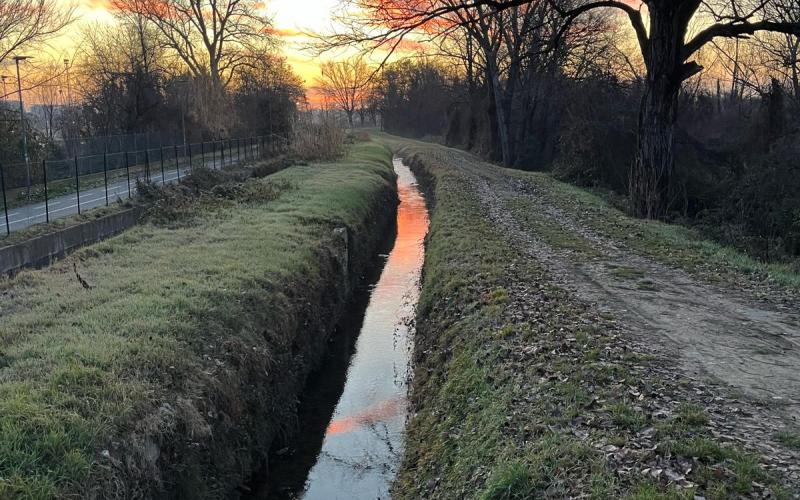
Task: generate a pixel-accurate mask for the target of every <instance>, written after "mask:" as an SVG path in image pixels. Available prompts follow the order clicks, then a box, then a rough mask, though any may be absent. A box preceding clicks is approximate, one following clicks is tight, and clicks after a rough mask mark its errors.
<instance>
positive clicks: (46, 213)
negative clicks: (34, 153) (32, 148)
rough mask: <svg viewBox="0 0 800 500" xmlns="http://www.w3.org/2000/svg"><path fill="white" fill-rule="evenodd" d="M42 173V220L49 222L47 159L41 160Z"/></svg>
mask: <svg viewBox="0 0 800 500" xmlns="http://www.w3.org/2000/svg"><path fill="white" fill-rule="evenodd" d="M42 175H43V176H44V220H45V222H50V199H49V196H48V195H47V161H46V160H42Z"/></svg>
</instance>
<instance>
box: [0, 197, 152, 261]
mask: <svg viewBox="0 0 800 500" xmlns="http://www.w3.org/2000/svg"><path fill="white" fill-rule="evenodd" d="M141 214H142V208H141V207H134V208H130V209H128V210H125V211H122V212H118V213H115V214H111V215H106V216H104V217H100V218H99V219H95V220H90V221H86V222H81V223H80V224H76V225H74V226H70V227H66V228H64V229H59V230H57V231H54V232H52V233H47V234H43V235H42V236H36V237H34V238H31V239H29V240H27V241H23V242H21V243H17V244H15V245H9V246H7V247H3V248H0V274H13V273H15V272H16V271H18V270H20V269H22V268H24V267H38V266H46V265H48V264H50V263H51V262H52V261H53V260H55V259H60V258H62V257H64V256H65V255H67V254H69V253H70V252H72V251H73V250H75V249H77V248H80V247H82V246H84V245H90V244H92V243H96V242H98V241H101V240H104V239H106V238H109V237H111V236H114V235H115V234H119V233H121V232H122V231H124V230H125V229H128V228H129V227H131V226H133V225H135V224H136V223H138V222H139V217H140V216H141Z"/></svg>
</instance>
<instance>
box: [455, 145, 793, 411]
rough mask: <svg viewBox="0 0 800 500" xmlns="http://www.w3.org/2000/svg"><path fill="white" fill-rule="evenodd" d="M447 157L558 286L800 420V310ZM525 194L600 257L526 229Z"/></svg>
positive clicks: (687, 363) (466, 159)
mask: <svg viewBox="0 0 800 500" xmlns="http://www.w3.org/2000/svg"><path fill="white" fill-rule="evenodd" d="M448 154H452V155H457V156H458V158H452V160H456V161H457V162H458V165H459V166H460V167H461V168H462V169H463V170H464V171H465V172H467V173H469V174H470V177H471V179H472V180H473V182H474V186H475V188H476V191H477V192H478V193H479V194H480V198H481V201H482V203H483V204H484V205H485V207H486V209H487V213H488V215H489V217H491V218H492V219H493V220H494V222H495V223H497V224H500V225H502V226H503V227H504V228H505V229H506V231H507V233H508V234H510V235H511V237H512V238H514V239H515V240H516V242H518V243H519V244H520V248H521V249H524V251H526V252H528V253H529V254H530V255H531V256H532V257H535V258H536V259H537V260H539V261H540V262H542V263H543V265H544V266H545V267H547V268H548V271H549V272H550V273H551V274H552V275H553V278H554V279H555V280H556V281H557V282H558V283H559V284H560V285H562V286H563V287H565V288H566V289H568V290H570V291H572V292H574V293H575V294H577V296H578V297H580V298H581V299H584V300H586V301H589V302H591V303H594V304H596V306H597V307H598V308H599V309H600V310H601V311H604V312H608V313H609V314H611V315H613V316H614V317H615V318H616V319H618V320H619V321H620V322H621V323H622V326H623V328H624V329H625V330H627V331H629V332H630V333H632V334H634V335H636V336H637V337H638V338H640V339H642V340H643V341H645V342H649V343H652V344H653V346H654V347H656V346H657V347H658V349H660V350H662V354H663V350H668V353H669V355H670V356H673V357H674V359H675V361H676V363H678V364H679V365H680V367H681V368H682V370H683V371H684V373H686V374H687V375H688V376H690V377H691V378H700V379H701V380H704V381H706V382H710V383H716V384H719V385H721V386H724V387H727V388H728V389H729V390H728V391H727V392H728V394H729V395H730V396H731V397H733V398H736V399H746V400H749V401H750V402H753V403H754V404H756V405H757V406H759V407H762V408H763V409H768V410H771V412H773V413H774V414H775V415H776V416H779V417H781V418H782V419H783V420H784V421H785V422H786V423H787V424H797V423H798V422H800V316H799V315H798V314H797V313H796V312H792V311H787V310H778V309H776V308H773V307H771V306H770V305H769V304H766V303H764V302H755V301H753V300H751V299H750V298H748V297H747V296H746V295H745V294H744V293H742V292H740V291H737V290H730V289H724V288H721V287H718V286H714V285H709V284H705V283H702V282H699V281H698V280H697V279H695V278H693V277H691V276H690V275H688V274H687V273H685V272H683V271H681V270H677V269H674V268H671V267H668V266H665V265H662V264H660V263H657V262H655V261H653V260H651V259H648V258H644V257H641V256H639V255H636V254H635V253H633V252H631V251H630V250H627V249H626V248H625V247H624V245H623V244H620V243H618V242H615V241H611V240H609V239H607V238H605V237H603V236H601V235H599V234H597V233H595V232H594V231H592V230H591V228H589V227H586V226H585V225H583V224H581V222H580V221H578V220H575V219H574V218H572V217H570V216H569V215H567V214H566V213H565V212H564V211H563V210H561V209H560V208H559V207H556V206H552V205H548V204H546V203H545V202H543V201H542V199H541V197H538V196H537V192H536V191H537V187H536V186H535V185H533V184H532V183H529V182H525V181H523V180H519V179H515V178H513V177H509V176H507V175H505V174H503V172H502V170H500V169H497V168H494V167H491V166H489V165H488V164H486V163H483V162H479V161H477V160H475V159H474V157H472V156H470V155H467V154H459V153H457V152H452V151H450V152H449V153H448ZM519 199H525V200H526V201H530V202H533V203H534V204H535V206H536V207H537V209H538V212H539V213H538V215H539V216H541V217H544V218H546V219H548V223H556V224H557V225H558V226H560V228H561V230H563V231H565V232H571V233H574V234H575V235H576V237H578V238H581V239H585V240H587V241H588V242H589V244H590V245H591V246H592V247H593V248H594V249H595V250H597V252H598V253H599V254H600V255H601V257H600V258H593V259H587V258H585V257H584V256H581V255H579V254H578V253H576V252H570V251H569V250H564V249H558V248H555V247H553V246H550V245H548V244H547V243H546V242H545V241H543V240H542V238H537V235H536V234H535V232H534V231H530V230H526V228H525V224H526V223H525V217H526V216H527V215H528V214H522V213H521V212H520V209H519V208H517V207H516V205H515V204H513V203H511V202H512V201H515V200H519ZM528 212H529V211H528ZM741 396H744V398H742V397H741Z"/></svg>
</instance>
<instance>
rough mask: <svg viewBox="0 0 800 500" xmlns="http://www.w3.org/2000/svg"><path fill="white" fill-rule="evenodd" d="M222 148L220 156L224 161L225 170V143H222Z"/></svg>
mask: <svg viewBox="0 0 800 500" xmlns="http://www.w3.org/2000/svg"><path fill="white" fill-rule="evenodd" d="M220 146H222V147H221V148H219V156H220V159H221V160H222V168H225V141H222V144H220Z"/></svg>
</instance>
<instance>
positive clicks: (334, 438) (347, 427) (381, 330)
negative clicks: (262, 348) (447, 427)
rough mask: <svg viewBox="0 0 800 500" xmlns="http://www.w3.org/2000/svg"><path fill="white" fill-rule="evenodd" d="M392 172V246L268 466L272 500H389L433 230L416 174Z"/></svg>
mask: <svg viewBox="0 0 800 500" xmlns="http://www.w3.org/2000/svg"><path fill="white" fill-rule="evenodd" d="M394 169H395V172H396V173H397V189H398V195H399V198H400V205H399V206H398V209H397V233H396V238H395V239H394V245H393V247H391V251H390V252H389V254H388V256H385V255H384V256H383V258H385V259H386V262H385V265H384V266H383V268H382V270H381V269H377V271H378V272H379V274H378V273H376V274H377V276H375V277H374V278H373V280H372V284H370V285H369V286H367V287H365V289H363V290H361V291H360V293H357V294H356V297H355V298H354V300H353V304H352V307H351V310H350V314H348V315H346V317H345V319H344V320H343V321H342V323H341V324H340V325H339V328H338V332H337V334H336V335H335V336H334V338H333V340H332V343H331V345H330V349H329V352H328V355H327V359H326V361H325V363H324V365H323V366H322V368H321V369H320V370H318V371H317V372H316V373H315V374H313V375H312V376H311V378H310V379H309V383H308V387H307V389H306V393H305V394H304V396H303V399H302V403H301V408H300V415H299V419H300V420H299V423H300V436H299V439H298V440H297V442H294V443H292V446H290V447H287V448H285V449H283V450H278V451H277V452H276V453H275V454H274V455H275V456H274V457H273V458H272V459H271V460H270V465H269V469H270V472H269V476H270V483H271V484H270V487H269V492H268V493H267V494H266V495H265V496H266V497H267V498H303V499H306V500H315V499H324V500H335V499H348V500H350V499H354V500H357V499H376V498H388V497H389V487H390V484H391V481H392V480H393V478H394V475H395V473H396V470H397V467H398V465H399V462H400V459H401V456H402V452H403V434H404V427H405V422H406V414H407V412H406V406H407V405H406V403H407V401H406V392H407V382H408V378H409V366H410V363H409V361H410V354H411V348H412V342H413V338H412V335H413V326H411V325H413V319H414V310H415V307H416V303H417V299H418V296H419V286H420V271H421V268H422V261H423V257H424V246H423V240H424V238H425V234H426V233H427V231H428V211H427V208H426V206H425V201H424V199H423V197H422V194H421V192H420V190H419V188H418V186H417V183H416V179H415V178H414V175H413V174H412V173H411V170H410V169H409V168H408V167H407V166H405V165H404V164H403V163H402V162H401V160H399V159H397V158H396V159H395V160H394ZM378 276H379V277H378ZM375 278H377V281H375Z"/></svg>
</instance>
